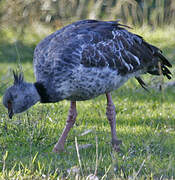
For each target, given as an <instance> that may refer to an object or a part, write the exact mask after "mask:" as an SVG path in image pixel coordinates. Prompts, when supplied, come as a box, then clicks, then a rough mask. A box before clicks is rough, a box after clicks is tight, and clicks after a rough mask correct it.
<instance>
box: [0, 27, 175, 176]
mask: <svg viewBox="0 0 175 180" xmlns="http://www.w3.org/2000/svg"><path fill="white" fill-rule="evenodd" d="M137 32H139V34H143V35H145V38H146V39H147V40H148V41H149V42H152V43H154V44H155V45H158V46H159V47H161V48H162V49H163V50H164V52H165V54H166V55H167V56H168V57H169V58H170V59H171V62H172V63H173V60H175V59H174V55H175V51H174V47H175V41H174V40H172V39H173V38H172V37H175V36H174V35H175V31H174V30H173V29H171V28H169V29H168V30H157V31H150V30H148V29H146V31H145V32H144V31H142V29H140V30H139V31H137ZM167 32H168V33H167ZM167 34H168V35H167ZM161 39H163V40H161ZM9 45H10V44H9ZM2 46H3V44H1V47H2ZM12 47H13V46H12ZM26 47H28V46H26ZM3 50H4V49H3ZM7 51H8V50H7ZM1 52H2V51H1ZM14 52H15V51H14ZM25 52H26V51H25V49H24V51H22V49H20V52H19V54H20V56H21V61H22V65H23V69H24V72H25V78H26V80H28V81H30V82H31V81H34V75H33V69H32V64H31V62H30V61H25V62H23V57H25V55H26V54H25ZM27 52H28V51H27ZM17 55H18V54H17V53H16V55H15V53H14V55H13V56H14V59H15V58H17ZM0 57H3V59H5V58H6V57H5V56H4V54H2V56H0ZM31 57H32V54H31ZM8 58H9V56H8V54H7V59H8ZM0 60H2V59H1V58H0ZM14 67H16V63H14V62H13V61H10V60H9V62H5V61H3V60H2V61H1V64H0V77H1V89H0V97H1V99H2V94H3V92H4V90H5V88H6V87H7V86H8V85H9V84H10V83H11V82H12V79H11V73H10V68H14ZM172 72H174V68H173V69H172ZM145 79H146V81H147V82H148V84H150V85H151V84H153V82H157V81H155V80H154V79H152V78H150V76H146V78H145ZM157 79H158V81H159V80H160V78H157ZM173 80H174V78H173ZM150 91H151V93H147V92H145V91H144V90H143V89H141V88H140V86H139V85H138V84H137V83H136V81H135V80H130V81H129V82H128V83H126V84H125V86H123V87H121V88H120V89H118V90H116V91H115V92H113V93H112V97H113V101H114V104H115V106H116V111H117V133H118V136H119V138H120V139H122V141H123V144H122V146H121V152H119V153H116V152H114V151H113V150H112V147H111V144H110V140H111V136H110V127H109V124H108V121H107V119H106V115H105V109H106V99H105V97H104V96H103V95H102V96H99V97H97V98H96V99H92V100H90V101H85V102H78V103H77V104H78V107H77V109H78V117H77V121H76V124H75V126H74V128H73V129H72V130H71V132H70V134H69V136H68V139H67V142H66V146H65V149H66V152H63V153H61V154H54V153H52V148H53V146H54V144H55V143H56V142H57V140H58V138H59V136H60V134H61V132H62V130H63V127H64V125H65V120H66V117H67V113H68V109H69V102H68V101H62V102H59V103H56V104H46V105H42V104H37V105H35V106H34V107H32V108H31V109H30V110H28V111H27V112H25V113H23V114H20V115H16V116H14V118H13V119H12V120H10V119H8V117H7V111H6V109H5V108H4V107H3V106H2V104H0V121H1V122H0V154H1V158H0V179H56V178H59V179H88V178H89V179H90V176H91V177H92V175H94V179H95V177H96V178H97V177H98V178H99V179H145V178H147V179H166V178H167V179H171V178H172V179H174V178H175V141H174V139H175V117H174V114H175V110H174V107H175V101H174V92H175V91H174V89H173V88H169V89H165V90H164V92H163V93H162V92H159V91H158V90H155V89H151V88H150ZM76 144H78V145H86V144H90V145H91V146H90V147H86V148H82V149H81V148H77V146H75V145H76Z"/></svg>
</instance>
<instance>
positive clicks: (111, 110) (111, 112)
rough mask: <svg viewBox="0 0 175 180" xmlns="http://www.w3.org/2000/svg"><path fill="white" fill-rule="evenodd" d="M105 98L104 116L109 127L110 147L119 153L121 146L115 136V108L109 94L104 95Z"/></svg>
mask: <svg viewBox="0 0 175 180" xmlns="http://www.w3.org/2000/svg"><path fill="white" fill-rule="evenodd" d="M106 98H107V107H106V116H107V118H108V121H109V124H110V126H111V136H112V146H113V148H114V149H115V150H116V151H119V144H121V143H122V141H121V140H119V139H118V138H117V134H116V111H115V106H114V103H113V102H112V97H111V94H110V93H106Z"/></svg>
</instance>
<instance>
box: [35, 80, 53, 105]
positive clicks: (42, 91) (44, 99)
mask: <svg viewBox="0 0 175 180" xmlns="http://www.w3.org/2000/svg"><path fill="white" fill-rule="evenodd" d="M34 86H35V88H36V90H37V92H38V94H39V96H40V102H41V103H50V102H51V100H50V96H49V94H48V92H47V89H46V88H45V86H44V84H43V83H42V82H35V83H34Z"/></svg>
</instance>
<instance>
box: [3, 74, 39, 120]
mask: <svg viewBox="0 0 175 180" xmlns="http://www.w3.org/2000/svg"><path fill="white" fill-rule="evenodd" d="M13 76H14V83H13V85H12V86H11V87H9V88H8V89H7V90H6V91H5V94H4V96H3V105H4V106H5V107H6V108H7V109H8V116H9V118H10V119H11V118H12V116H13V115H14V114H17V113H21V112H24V111H26V110H27V109H28V108H30V107H31V106H32V105H34V104H35V103H36V102H37V101H39V95H38V93H37V90H36V88H35V87H34V85H33V84H32V83H27V82H25V81H24V78H23V74H22V73H17V72H13Z"/></svg>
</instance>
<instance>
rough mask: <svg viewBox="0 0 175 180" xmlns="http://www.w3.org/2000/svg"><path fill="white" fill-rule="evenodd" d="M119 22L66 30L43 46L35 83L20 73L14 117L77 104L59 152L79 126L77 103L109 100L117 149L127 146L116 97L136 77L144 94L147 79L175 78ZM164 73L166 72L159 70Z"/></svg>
mask: <svg viewBox="0 0 175 180" xmlns="http://www.w3.org/2000/svg"><path fill="white" fill-rule="evenodd" d="M126 28H127V26H125V25H121V24H119V23H118V21H97V20H82V21H78V22H75V23H73V24H70V25H68V26H65V27H64V28H62V29H60V30H58V31H56V32H55V33H53V34H51V35H50V36H48V37H46V38H45V39H44V40H42V41H41V42H40V43H39V44H38V45H37V47H36V49H35V52H34V71H35V76H36V82H35V83H33V84H32V83H26V82H25V81H24V79H23V76H22V74H17V73H14V85H13V86H11V87H10V88H8V89H7V90H6V93H5V95H4V97H3V104H4V106H5V107H6V108H7V109H8V112H9V117H10V118H12V116H13V114H15V113H20V112H23V111H25V110H27V109H28V108H29V107H31V106H32V105H34V104H35V103H37V102H38V101H40V102H41V103H51V102H58V101H61V100H63V99H67V100H70V101H71V105H70V110H69V115H68V118H67V123H66V126H65V129H64V130H63V133H62V135H61V137H60V139H59V141H58V143H57V144H56V145H55V147H54V149H53V151H54V152H59V151H61V150H63V149H64V143H65V141H66V137H67V135H68V132H69V131H70V129H71V127H72V126H73V125H74V123H75V120H76V116H77V111H76V101H82V100H88V99H92V98H94V97H96V96H98V95H100V94H106V98H107V108H106V115H107V118H108V121H109V124H110V127H111V136H112V144H113V147H114V148H115V149H116V150H118V145H119V144H120V143H121V141H120V140H119V139H118V137H117V135H116V119H115V114H116V113H115V106H114V104H113V102H112V98H111V95H110V92H111V91H113V90H115V89H117V88H119V87H120V86H122V85H123V84H124V83H125V82H126V81H127V80H128V79H129V78H131V77H135V78H136V79H137V80H138V82H139V83H140V84H141V86H142V87H143V88H145V86H146V85H145V83H144V82H143V80H142V79H141V78H140V75H141V74H144V73H150V74H153V75H160V74H161V73H162V74H163V75H165V76H166V77H167V78H168V79H170V78H171V76H170V75H171V72H170V71H169V70H168V68H167V67H171V64H170V63H169V62H168V60H167V59H166V58H165V57H164V56H163V55H162V52H161V51H160V50H159V49H158V48H157V47H155V46H153V45H150V44H148V43H147V42H145V41H144V40H143V39H142V37H140V36H138V35H136V34H133V33H131V32H129V31H128V30H127V29H126ZM159 67H160V68H159Z"/></svg>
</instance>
